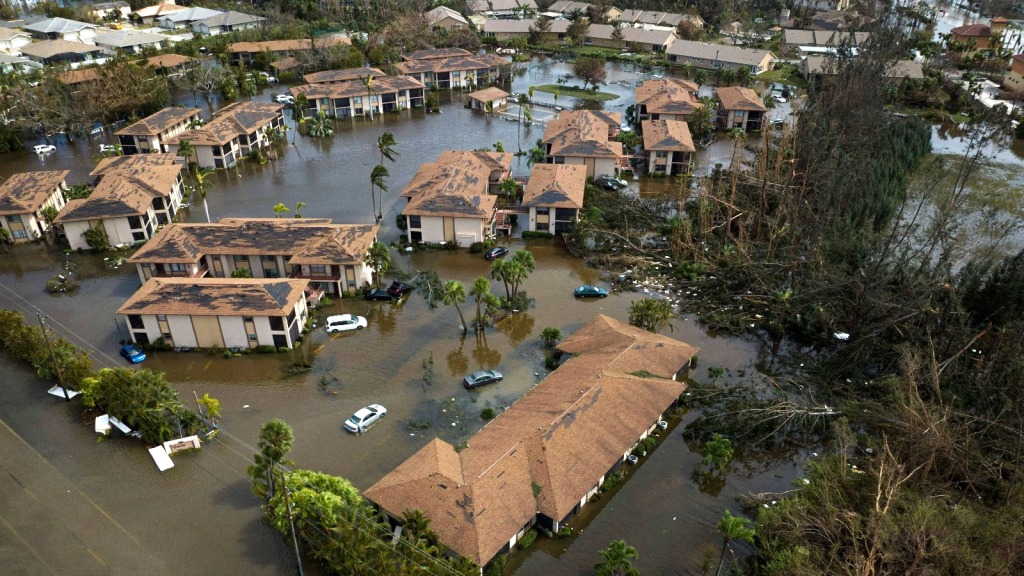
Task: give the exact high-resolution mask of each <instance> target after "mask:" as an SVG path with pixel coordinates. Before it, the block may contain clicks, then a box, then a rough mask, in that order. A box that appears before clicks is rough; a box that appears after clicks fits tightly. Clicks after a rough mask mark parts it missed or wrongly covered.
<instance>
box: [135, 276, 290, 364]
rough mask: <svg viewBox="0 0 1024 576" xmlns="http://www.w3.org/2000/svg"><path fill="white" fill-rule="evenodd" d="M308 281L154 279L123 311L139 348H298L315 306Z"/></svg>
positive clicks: (148, 282) (144, 286)
mask: <svg viewBox="0 0 1024 576" xmlns="http://www.w3.org/2000/svg"><path fill="white" fill-rule="evenodd" d="M305 288H306V282H305V281H303V280H286V279H266V278H263V279H256V278H201V279H196V278H151V279H150V280H148V281H146V283H145V284H143V285H142V287H141V288H139V289H138V290H137V291H136V292H135V294H133V295H132V297H131V298H129V299H128V300H127V301H126V302H125V303H124V305H122V306H121V308H120V309H118V311H117V314H118V315H119V316H124V319H125V323H126V324H127V326H128V334H129V335H130V336H131V339H132V342H135V343H136V344H143V345H145V344H153V343H155V342H157V341H160V340H162V342H163V344H164V345H166V346H173V347H187V348H255V347H256V346H273V347H274V348H292V347H294V346H295V344H296V343H297V342H298V341H299V340H300V338H301V334H302V330H303V329H304V328H305V325H306V319H307V318H308V317H309V307H308V305H307V303H306V295H305Z"/></svg>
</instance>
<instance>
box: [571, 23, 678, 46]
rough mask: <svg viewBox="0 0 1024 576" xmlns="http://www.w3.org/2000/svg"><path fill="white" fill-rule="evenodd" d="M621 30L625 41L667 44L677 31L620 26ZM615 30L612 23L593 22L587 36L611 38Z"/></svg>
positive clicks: (658, 44)
mask: <svg viewBox="0 0 1024 576" xmlns="http://www.w3.org/2000/svg"><path fill="white" fill-rule="evenodd" d="M619 31H620V32H622V39H623V41H624V42H633V43H636V44H651V45H653V46H666V45H668V44H670V43H671V42H672V41H673V40H675V38H676V33H675V32H674V31H672V30H647V29H646V28H634V27H632V26H620V27H619ZM614 32H615V26H612V25H610V24H591V25H590V28H589V29H588V30H587V36H588V37H590V38H600V39H602V40H611V39H612V34H613V33H614Z"/></svg>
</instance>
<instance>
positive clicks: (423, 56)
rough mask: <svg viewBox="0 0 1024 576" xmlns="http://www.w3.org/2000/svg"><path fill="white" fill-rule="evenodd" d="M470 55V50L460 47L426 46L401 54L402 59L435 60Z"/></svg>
mask: <svg viewBox="0 0 1024 576" xmlns="http://www.w3.org/2000/svg"><path fill="white" fill-rule="evenodd" d="M472 55H473V53H472V52H470V51H469V50H463V49H462V48H428V49H426V50H416V51H414V52H409V53H408V54H402V60H437V59H439V58H459V57H464V56H472Z"/></svg>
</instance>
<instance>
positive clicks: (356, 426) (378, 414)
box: [345, 404, 388, 434]
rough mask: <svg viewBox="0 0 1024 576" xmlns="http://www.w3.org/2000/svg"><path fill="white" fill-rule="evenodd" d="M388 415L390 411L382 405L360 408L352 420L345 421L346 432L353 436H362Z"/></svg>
mask: <svg viewBox="0 0 1024 576" xmlns="http://www.w3.org/2000/svg"><path fill="white" fill-rule="evenodd" d="M387 413H388V409H387V408H385V407H383V406H381V405H380V404H370V405H369V406H367V407H366V408H360V409H359V410H357V411H356V413H355V414H353V415H352V417H351V418H349V419H348V420H345V430H348V431H349V432H352V433H353V434H362V433H363V432H366V431H367V430H368V429H369V428H370V426H373V425H374V424H376V423H377V421H378V420H380V419H381V418H383V417H384V415H385V414H387Z"/></svg>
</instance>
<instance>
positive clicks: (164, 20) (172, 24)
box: [153, 6, 224, 30]
mask: <svg viewBox="0 0 1024 576" xmlns="http://www.w3.org/2000/svg"><path fill="white" fill-rule="evenodd" d="M223 13H224V12H222V11H220V10H211V9H210V8H202V7H199V6H196V7H193V8H186V9H184V10H174V11H172V12H168V13H166V14H161V15H160V16H157V17H156V18H154V20H153V23H154V24H156V25H157V26H159V27H161V28H163V29H165V30H178V29H180V28H187V29H190V30H191V28H192V25H193V24H195V23H196V22H199V21H200V20H206V19H207V18H213V17H214V16H220V15H221V14H223Z"/></svg>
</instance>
